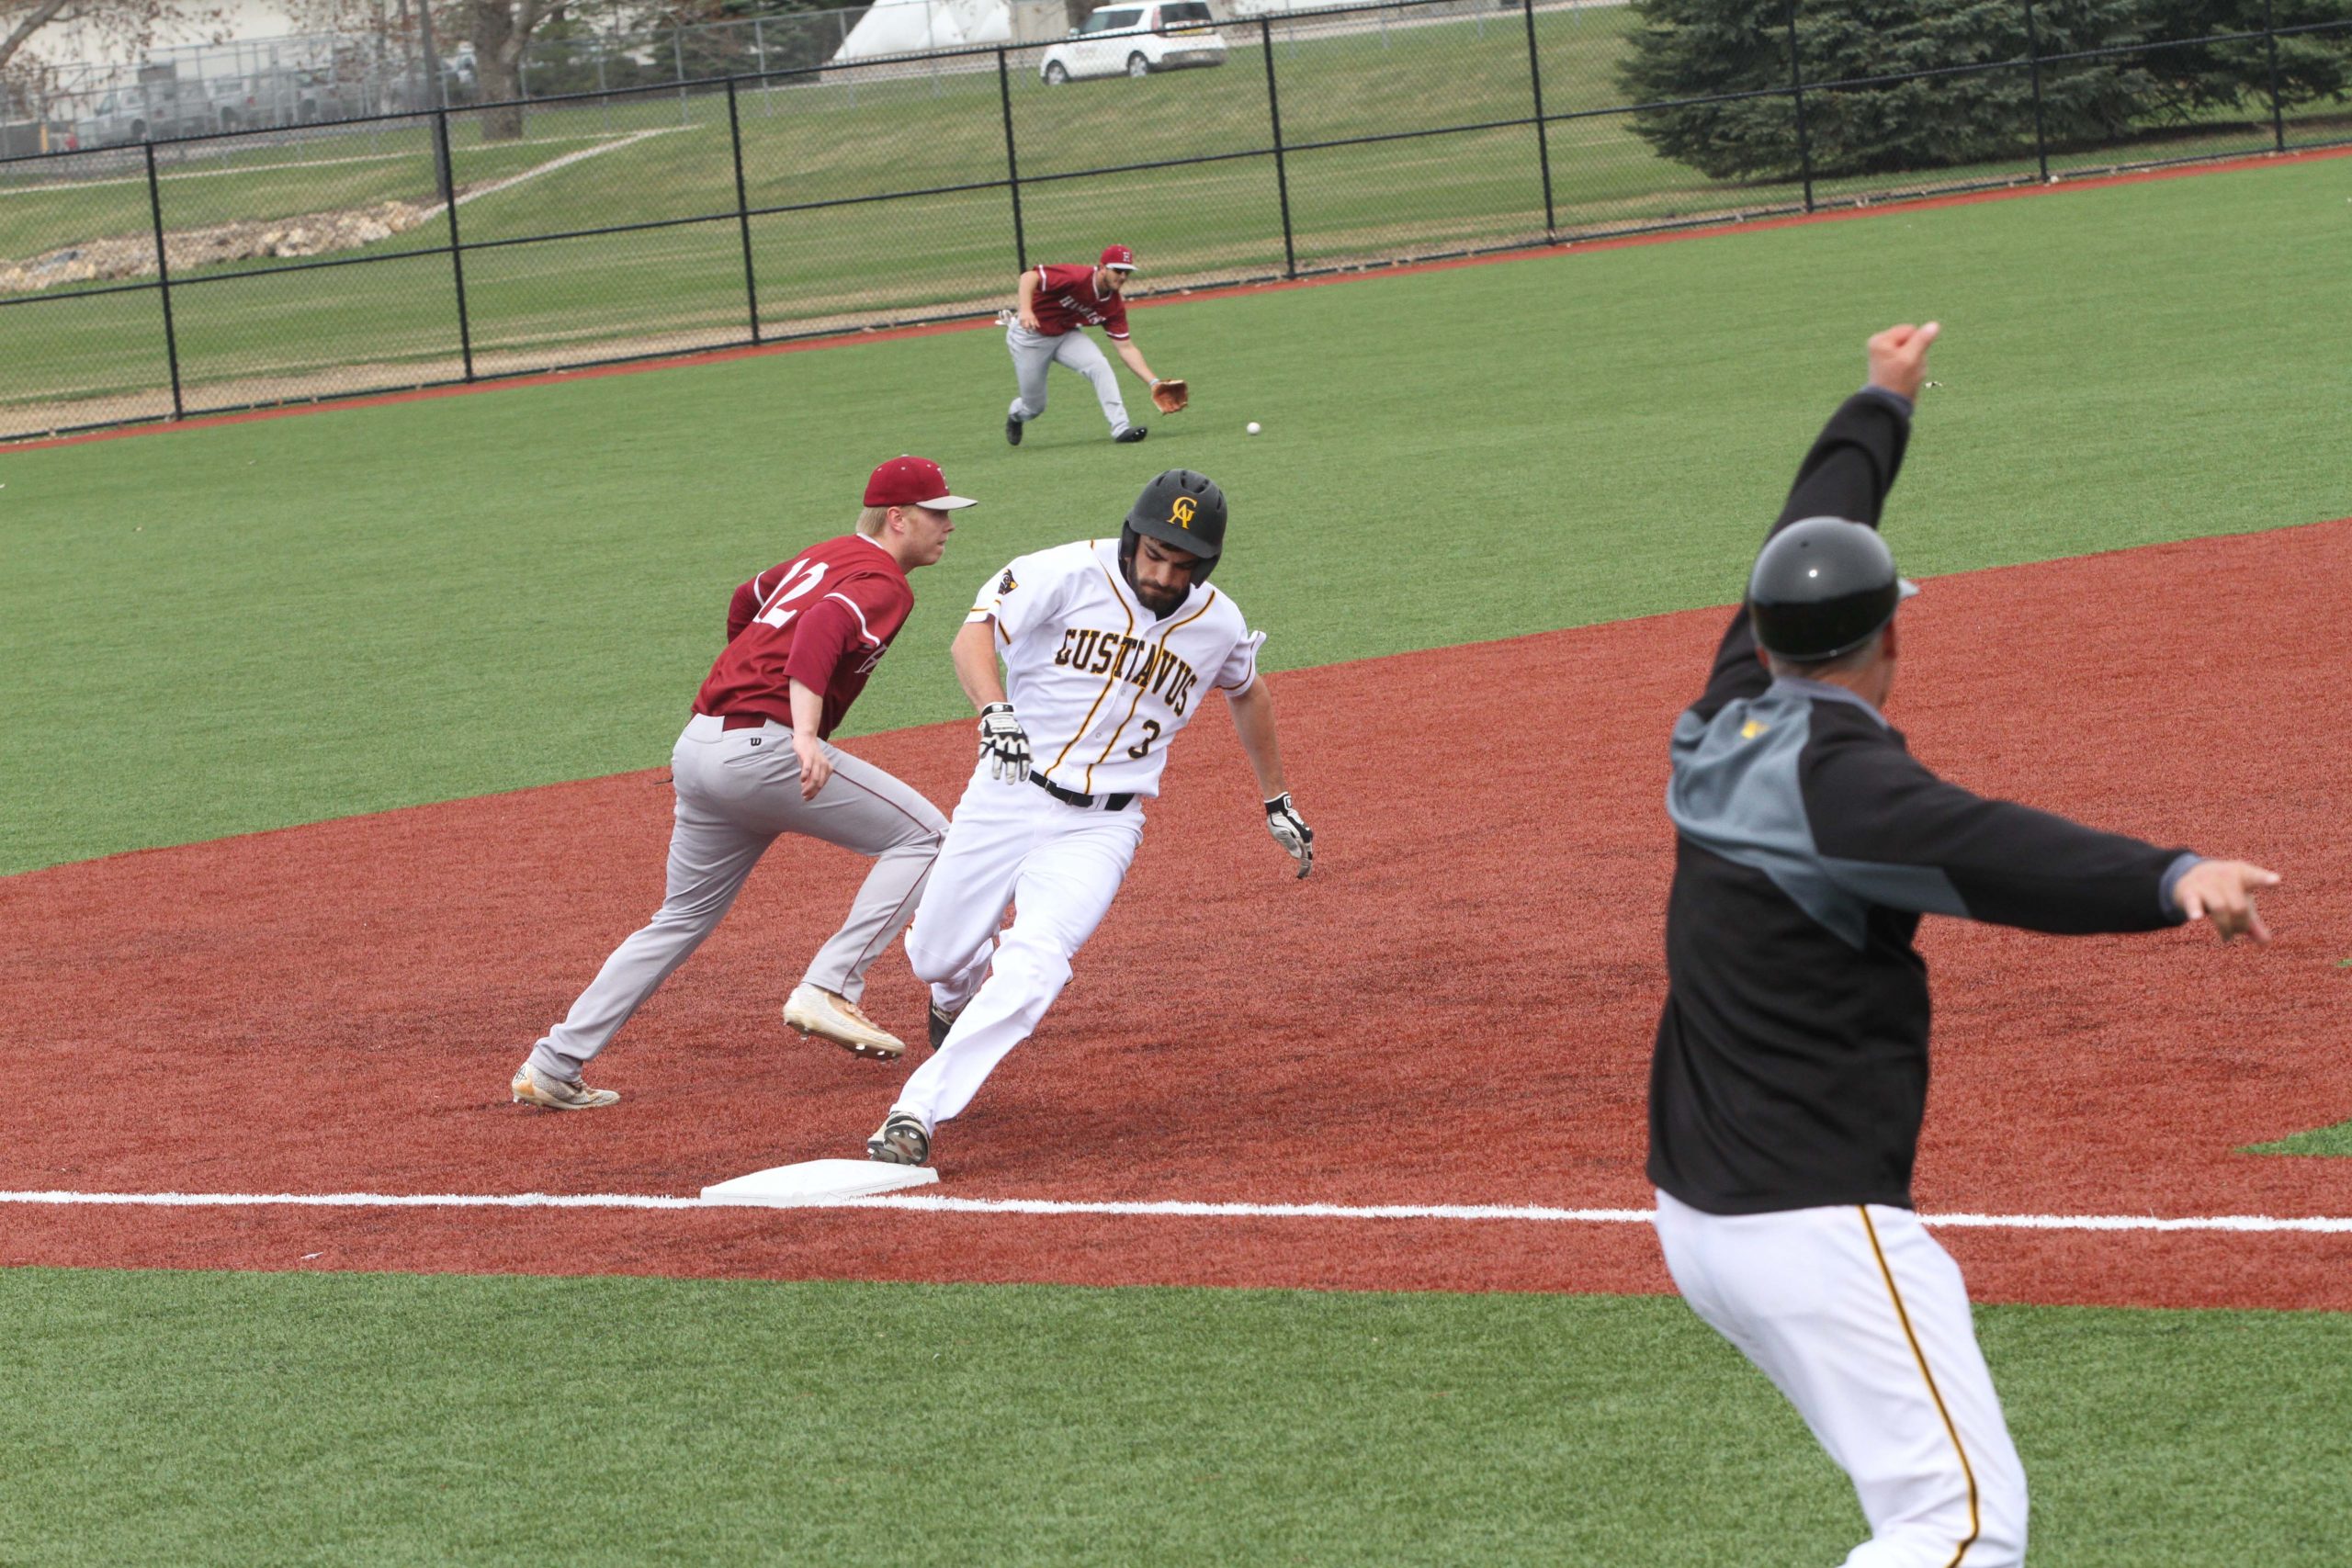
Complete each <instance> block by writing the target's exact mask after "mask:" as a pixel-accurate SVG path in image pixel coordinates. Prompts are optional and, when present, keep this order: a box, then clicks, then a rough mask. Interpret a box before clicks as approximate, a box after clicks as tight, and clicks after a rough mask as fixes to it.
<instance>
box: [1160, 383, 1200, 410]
mask: <svg viewBox="0 0 2352 1568" xmlns="http://www.w3.org/2000/svg"><path fill="white" fill-rule="evenodd" d="M1192 400H1193V389H1192V388H1191V387H1189V386H1187V385H1186V384H1185V383H1184V382H1182V381H1181V380H1178V379H1176V378H1172V377H1171V378H1169V379H1167V380H1164V381H1154V382H1153V383H1152V384H1151V402H1152V406H1153V407H1154V408H1157V409H1158V410H1159V412H1161V413H1182V412H1184V405H1185V404H1186V403H1188V402H1191V401H1192Z"/></svg>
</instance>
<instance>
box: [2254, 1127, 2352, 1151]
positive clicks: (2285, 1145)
mask: <svg viewBox="0 0 2352 1568" xmlns="http://www.w3.org/2000/svg"><path fill="white" fill-rule="evenodd" d="M2246 1153H2248V1154H2255V1155H2352V1122H2337V1123H2336V1124H2335V1126H2333V1127H2318V1128H2314V1129H2313V1130H2312V1131H2311V1132H2308V1133H2297V1134H2294V1135H2293V1136H2292V1137H2288V1138H2279V1139H2277V1140H2275V1141H2273V1142H2271V1143H2267V1144H2256V1145H2252V1146H2250V1147H2249V1148H2248V1149H2247V1150H2246Z"/></svg>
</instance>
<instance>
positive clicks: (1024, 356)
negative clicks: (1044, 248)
mask: <svg viewBox="0 0 2352 1568" xmlns="http://www.w3.org/2000/svg"><path fill="white" fill-rule="evenodd" d="M1135 270H1136V254H1135V252H1133V251H1131V250H1129V249H1128V248H1127V247H1126V246H1125V245H1105V246H1103V258H1102V260H1101V261H1099V262H1097V263H1096V264H1095V265H1092V266H1085V265H1077V266H1033V267H1031V268H1030V269H1029V270H1028V271H1026V272H1024V273H1023V274H1022V275H1021V305H1020V309H1019V310H1016V311H1015V312H1014V315H1013V319H1012V321H1009V322H1007V323H1006V325H1005V329H1004V345H1005V347H1006V348H1007V349H1009V350H1011V351H1012V373H1013V376H1014V378H1015V379H1016V380H1017V381H1018V382H1019V385H1020V392H1019V395H1018V396H1016V397H1015V398H1014V399H1013V400H1012V409H1011V410H1010V411H1009V412H1007V413H1006V414H1005V418H1004V438H1005V439H1006V440H1007V441H1009V442H1011V443H1012V445H1013V446H1020V445H1021V427H1022V426H1023V425H1024V424H1026V423H1029V421H1031V420H1033V419H1035V418H1036V417H1037V416H1038V415H1039V414H1041V413H1044V412H1046V367H1047V366H1048V365H1051V364H1052V363H1054V361H1056V360H1059V361H1061V362H1062V363H1063V364H1064V365H1067V366H1069V367H1070V368H1071V369H1072V370H1075V371H1077V372H1078V373H1079V374H1080V375H1081V376H1083V377H1085V378H1087V379H1088V380H1089V381H1091V382H1092V383H1093V384H1094V396H1095V399H1096V400H1098V401H1100V402H1101V403H1102V405H1103V418H1105V419H1107V420H1109V421H1110V422H1111V439H1112V440H1114V441H1140V440H1142V439H1143V438H1144V436H1145V435H1146V434H1149V433H1148V431H1147V430H1146V428H1145V427H1144V426H1142V425H1140V424H1129V423H1127V405H1126V404H1125V402H1124V401H1123V400H1121V399H1120V397H1119V377H1118V373H1117V372H1116V371H1114V370H1113V369H1112V368H1111V362H1110V361H1109V360H1108V359H1105V358H1103V351H1102V350H1101V349H1099V348H1097V347H1095V346H1094V340H1093V339H1092V338H1090V337H1088V336H1087V335H1086V333H1085V331H1084V329H1085V328H1088V327H1101V328H1102V329H1103V335H1104V336H1105V337H1107V338H1109V339H1110V340H1111V344H1112V346H1113V347H1114V348H1116V349H1117V350H1118V351H1119V357H1120V358H1121V359H1124V360H1125V361H1126V363H1127V368H1128V369H1130V370H1132V371H1134V372H1135V373H1136V375H1138V376H1140V377H1142V378H1144V380H1145V381H1147V382H1148V383H1149V384H1150V385H1152V386H1154V387H1157V386H1159V378H1158V377H1156V376H1154V375H1153V374H1152V373H1151V367H1150V366H1148V365H1147V364H1145V363H1144V357H1143V351H1142V350H1141V349H1139V348H1137V347H1136V345H1135V341H1134V339H1133V338H1132V337H1130V336H1129V335H1128V332H1127V302H1126V299H1125V288H1126V287H1127V280H1128V279H1129V278H1130V277H1132V276H1134V275H1135Z"/></svg>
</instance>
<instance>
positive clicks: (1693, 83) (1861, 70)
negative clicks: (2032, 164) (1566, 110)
mask: <svg viewBox="0 0 2352 1568" xmlns="http://www.w3.org/2000/svg"><path fill="white" fill-rule="evenodd" d="M2146 3H2147V0H2050V3H2048V4H2043V5H2037V6H2035V7H2034V25H2035V33H2036V36H2037V39H2038V41H2039V45H2040V49H2041V53H2042V54H2043V55H2045V56H2048V55H2053V54H2064V53H2071V52H2074V51H2085V50H2096V49H2105V48H2111V47H2117V46H2121V45H2129V44H2132V43H2137V42H2139V41H2140V40H2141V39H2142V37H2143V27H2142V12H2143V8H2144V6H2145V4H2146ZM2182 3H2184V4H2186V3H2187V0H2182ZM2255 3H2256V5H2259V4H2260V0H2255ZM2329 3H2333V0H2329ZM1789 6H1790V0H1634V9H1635V12H1636V14H1637V15H1638V16H1639V17H1640V23H1641V25H1640V26H1639V28H1637V29H1636V31H1635V33H1634V43H1633V52H1632V55H1631V57H1630V59H1629V60H1628V61H1627V62H1626V63H1625V64H1624V65H1623V67H1622V68H1621V74H1622V79H1623V85H1624V86H1625V88H1626V89H1627V91H1629V92H1631V93H1632V94H1634V96H1635V98H1636V101H1639V102H1644V103H1651V104H1662V103H1668V101H1669V100H1676V99H1692V98H1718V97H1724V96H1728V95H1736V94H1766V95H1770V96H1747V97H1734V98H1732V99H1731V100H1730V101H1728V102H1713V103H1682V104H1670V105H1669V107H1657V108H1651V109H1646V110H1644V111H1643V112H1641V113H1640V114H1638V115H1636V116H1635V117H1634V130H1636V131H1637V132H1638V133H1639V134H1640V135H1641V136H1642V137H1643V138H1644V139H1645V141H1648V142H1649V143H1650V144H1651V145H1652V146H1653V147H1655V148H1657V151H1658V152H1661V153H1662V154H1664V155H1665V156H1667V157H1669V158H1672V159H1675V160H1676V161H1678V162H1679V163H1684V164H1690V165H1691V166H1692V167H1693V168H1696V169H1698V170H1700V171H1701V172H1702V173H1703V174H1706V175H1713V176H1714V177H1716V178H1719V179H1720V178H1768V179H1788V178H1793V177H1794V176H1795V175H1797V174H1798V172H1799V170H1800V167H1801V160H1800V157H1799V152H1798V144H1797V128H1796V113H1795V107H1794V104H1793V102H1792V98H1791V96H1790V95H1789V92H1788V88H1789V86H1790V81H1791V78H1790V68H1789ZM1796 48H1797V54H1798V58H1799V59H1800V61H1801V62H1803V66H1804V81H1805V95H1804V118H1805V139H1806V144H1807V146H1808V147H1809V148H1810V150H1811V152H1812V160H1813V167H1814V172H1815V174H1816V175H1860V174H1877V173H1883V172H1888V171H1894V170H1910V169H1931V168H1939V167H1943V166H1946V165H1950V164H1968V163H1976V162H1981V161H1985V160H1992V159H2000V158H2007V157H2015V156H2018V155H2019V154H2021V153H2024V154H2030V152H2031V151H2032V148H2033V141H2034V111H2033V88H2032V77H2031V74H2030V72H2029V70H2028V68H2027V65H2026V63H2025V62H2026V58H2027V38H2026V22H2025V8H2024V6H2023V5H2022V4H2021V3H2020V0H1799V3H1798V8H1797V19H1796ZM1970 66H1974V67H1983V68H1984V69H1977V70H1962V71H1953V69H1952V68H1954V67H1970ZM1923 71H1944V72H1951V73H1950V74H1945V75H1938V76H1928V77H1923V78H1917V79H1914V80H1909V81H1902V82H1886V81H1882V80H1879V79H1880V78H1884V77H1888V76H1894V75H1902V74H1905V73H1917V72H1923ZM1838 84H1852V85H1838ZM2153 90H2154V80H2153V78H2152V77H2151V76H2150V75H2149V74H2148V73H2147V71H2146V70H2145V69H2144V67H2143V64H2142V62H2141V61H2140V59H2139V58H2138V57H2137V56H2136V55H2123V56H2119V57H2114V58H2110V59H2103V60H2096V61H2074V62H2064V63H2059V64H2052V65H2047V66H2045V67H2044V68H2043V71H2042V120H2043V124H2044V126H2045V128H2046V134H2047V135H2048V137H2049V140H2050V141H2051V142H2052V144H2054V145H2060V146H2063V145H2065V144H2067V143H2070V142H2091V141H2110V140H2113V139H2115V138H2116V137H2118V136H2120V135H2122V134H2123V133H2124V132H2125V131H2127V130H2129V129H2130V128H2131V123H2132V119H2133V117H2134V115H2135V113H2136V112H2137V111H2138V109H2139V107H2140V106H2141V105H2142V103H2143V101H2144V100H2146V99H2147V98H2148V96H2150V94H2151V93H2152V92H2153Z"/></svg>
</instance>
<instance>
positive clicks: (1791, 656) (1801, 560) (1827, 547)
mask: <svg viewBox="0 0 2352 1568" xmlns="http://www.w3.org/2000/svg"><path fill="white" fill-rule="evenodd" d="M1916 592H1918V590H1917V588H1915V587H1914V586H1912V584H1910V583H1909V582H1906V581H1904V579H1903V578H1902V576H1901V575H1899V574H1898V573H1897V572H1896V571H1895V570H1894V551H1893V550H1890V549H1888V548H1887V547H1886V541H1885V540H1884V539H1882V538H1880V537H1879V536H1878V530H1877V529H1875V528H1873V527H1871V526H1870V525H1868V524H1864V523H1849V522H1848V521H1847V520H1846V519H1844V518H1842V517H1808V518H1806V519H1804V521H1803V522H1801V523H1792V524H1790V525H1788V526H1787V527H1785V528H1783V529H1781V531H1780V532H1779V533H1777V534H1774V535H1773V536H1771V537H1770V539H1767V540H1766V541H1765V542H1764V549H1763V551H1762V553H1761V554H1759V555H1758V556H1757V558H1756V570H1754V571H1752V572H1750V573H1749V574H1748V578H1747V615H1748V619H1749V621H1750V622H1751V624H1753V625H1754V626H1755V628H1756V640H1757V641H1758V642H1759V643H1761V644H1762V645H1763V646H1764V649H1765V651H1767V652H1769V653H1774V654H1778V655H1779V656H1780V657H1781V658H1782V659H1787V660H1794V661H1796V662H1799V663H1805V664H1813V663H1818V662H1820V661H1821V660H1827V659H1835V658H1837V657H1838V655H1840V654H1845V653H1851V652H1852V651H1854V649H1858V648H1860V647H1861V646H1862V644H1864V643H1866V642H1868V641H1870V639H1871V637H1875V636H1877V635H1878V632H1879V628H1880V627H1882V626H1885V625H1886V624H1887V622H1889V621H1891V620H1893V619H1894V607H1895V606H1896V605H1897V604H1901V603H1903V601H1904V600H1905V599H1908V598H1909V597H1910V596H1911V595H1912V594H1914V593H1916Z"/></svg>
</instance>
